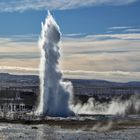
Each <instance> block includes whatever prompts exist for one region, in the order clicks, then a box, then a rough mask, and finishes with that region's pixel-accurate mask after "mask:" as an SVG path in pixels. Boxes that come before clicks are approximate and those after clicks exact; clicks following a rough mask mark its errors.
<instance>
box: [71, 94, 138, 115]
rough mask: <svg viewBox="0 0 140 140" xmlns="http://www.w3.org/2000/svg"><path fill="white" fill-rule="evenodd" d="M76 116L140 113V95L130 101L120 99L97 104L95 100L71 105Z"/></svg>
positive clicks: (134, 96)
mask: <svg viewBox="0 0 140 140" xmlns="http://www.w3.org/2000/svg"><path fill="white" fill-rule="evenodd" d="M71 108H72V110H73V111H74V112H75V113H76V114H90V115H91V114H104V115H126V114H133V113H134V114H139V113H140V95H139V94H136V95H133V96H131V97H130V99H128V100H121V99H120V98H117V99H113V100H112V101H110V102H109V103H106V102H105V103H100V102H97V101H96V100H95V99H94V98H89V100H88V101H87V102H86V103H84V104H82V103H81V102H78V103H76V104H75V105H74V104H72V105H71Z"/></svg>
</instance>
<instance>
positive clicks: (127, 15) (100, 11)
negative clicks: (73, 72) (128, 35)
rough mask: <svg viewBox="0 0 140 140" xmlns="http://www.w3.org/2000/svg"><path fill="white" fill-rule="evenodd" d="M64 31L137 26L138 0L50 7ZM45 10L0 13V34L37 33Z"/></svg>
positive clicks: (80, 31)
mask: <svg viewBox="0 0 140 140" xmlns="http://www.w3.org/2000/svg"><path fill="white" fill-rule="evenodd" d="M52 13H53V14H54V16H55V19H56V20H57V22H58V24H59V26H60V27H61V31H62V33H64V34H74V33H83V34H100V33H105V32H106V31H107V30H108V28H109V27H113V26H132V27H134V28H139V26H140V18H139V15H140V14H139V13H140V2H139V1H138V2H135V3H132V4H128V5H121V6H112V5H111V6H108V5H106V6H105V5H98V6H91V7H86V8H85V7H82V8H76V9H69V10H52ZM46 15H47V10H45V9H44V10H43V9H40V10H31V9H28V10H27V11H26V10H25V11H16V12H15V11H13V12H2V13H0V19H1V22H0V30H1V32H0V35H17V34H39V33H40V30H41V28H40V23H41V21H43V20H44V18H45V17H46Z"/></svg>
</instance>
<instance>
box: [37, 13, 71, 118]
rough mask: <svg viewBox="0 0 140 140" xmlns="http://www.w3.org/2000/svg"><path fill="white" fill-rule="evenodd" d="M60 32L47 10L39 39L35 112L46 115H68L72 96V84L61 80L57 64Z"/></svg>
mask: <svg viewBox="0 0 140 140" xmlns="http://www.w3.org/2000/svg"><path fill="white" fill-rule="evenodd" d="M60 37H61V33H60V30H59V26H58V25H57V23H56V22H55V20H54V19H53V17H52V15H51V14H50V12H49V11H48V16H47V18H46V20H45V23H44V24H43V23H42V32H41V37H40V40H39V47H40V51H41V62H40V102H39V107H38V110H37V112H38V113H39V114H42V115H44V116H45V115H48V116H62V117H66V116H70V115H73V112H72V111H71V110H70V109H69V101H70V97H71V96H72V84H71V83H70V82H63V78H62V76H63V75H62V72H61V71H60V69H59V67H58V65H59V57H60V52H59V47H58V43H59V41H60Z"/></svg>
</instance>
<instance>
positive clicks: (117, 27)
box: [108, 26, 131, 30]
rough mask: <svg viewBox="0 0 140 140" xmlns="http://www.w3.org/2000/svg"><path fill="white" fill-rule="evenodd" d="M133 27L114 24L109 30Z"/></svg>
mask: <svg viewBox="0 0 140 140" xmlns="http://www.w3.org/2000/svg"><path fill="white" fill-rule="evenodd" d="M129 28H131V26H113V27H109V28H108V29H109V30H122V29H129Z"/></svg>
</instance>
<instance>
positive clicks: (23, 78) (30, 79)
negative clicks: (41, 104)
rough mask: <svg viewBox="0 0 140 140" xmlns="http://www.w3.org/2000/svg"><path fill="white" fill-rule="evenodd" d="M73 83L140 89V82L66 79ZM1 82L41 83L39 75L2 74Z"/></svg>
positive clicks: (0, 75) (0, 76)
mask: <svg viewBox="0 0 140 140" xmlns="http://www.w3.org/2000/svg"><path fill="white" fill-rule="evenodd" d="M64 80H69V81H71V82H72V83H73V84H74V85H80V86H84V87H85V86H96V87H110V86H111V87H140V81H131V82H127V83H119V82H111V81H106V80H97V79H92V80H90V79H64ZM1 82H8V83H9V82H10V83H11V82H17V83H20V82H21V83H26V82H27V83H36V84H38V83H39V77H38V76H37V75H11V74H8V73H0V83H1Z"/></svg>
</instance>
